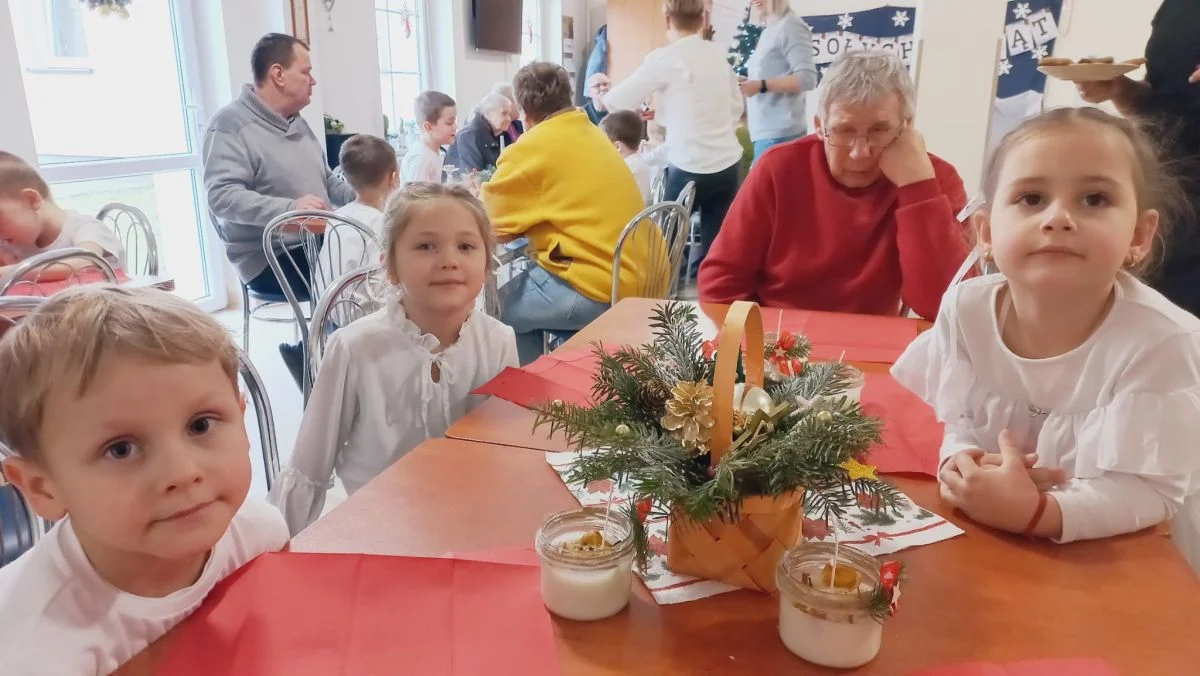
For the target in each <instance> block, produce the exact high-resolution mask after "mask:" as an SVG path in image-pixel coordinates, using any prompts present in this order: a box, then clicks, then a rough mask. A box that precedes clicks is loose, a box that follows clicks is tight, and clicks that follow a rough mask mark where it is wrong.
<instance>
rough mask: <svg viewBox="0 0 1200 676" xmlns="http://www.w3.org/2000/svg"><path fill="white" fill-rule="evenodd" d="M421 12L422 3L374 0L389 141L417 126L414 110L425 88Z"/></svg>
mask: <svg viewBox="0 0 1200 676" xmlns="http://www.w3.org/2000/svg"><path fill="white" fill-rule="evenodd" d="M423 10H424V3H423V2H422V1H421V0H375V33H376V35H377V37H378V39H379V89H380V93H381V94H382V98H383V114H384V115H385V116H387V120H388V136H390V137H392V138H396V137H399V138H401V139H403V138H405V137H407V136H408V135H409V132H411V131H412V130H413V129H415V127H416V122H415V118H416V111H415V110H414V109H415V107H416V101H417V97H418V96H419V95H420V94H421V90H423V89H424V88H425V68H424V65H425V45H424V42H425V36H424V32H425V24H424V12H423Z"/></svg>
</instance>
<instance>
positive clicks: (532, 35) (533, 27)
mask: <svg viewBox="0 0 1200 676" xmlns="http://www.w3.org/2000/svg"><path fill="white" fill-rule="evenodd" d="M541 58H542V1H541V0H525V1H524V2H522V3H521V63H522V64H526V63H529V62H531V61H538V60H540V59H541Z"/></svg>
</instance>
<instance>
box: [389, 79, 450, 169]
mask: <svg viewBox="0 0 1200 676" xmlns="http://www.w3.org/2000/svg"><path fill="white" fill-rule="evenodd" d="M416 107H417V111H416V112H417V121H418V122H419V124H420V125H421V139H420V142H418V143H415V144H413V147H411V148H409V149H408V152H407V153H405V155H404V161H403V163H402V164H401V171H402V173H403V176H404V183H405V184H406V185H407V184H409V183H416V182H418V181H420V182H424V183H441V182H442V148H443V147H444V146H448V145H450V144H451V143H454V136H455V133H456V132H457V127H458V108H457V107H456V106H455V104H454V99H452V98H450V97H449V96H447V95H446V94H443V93H442V92H437V91H432V90H431V91H425V92H421V95H420V96H418V97H417V103H416Z"/></svg>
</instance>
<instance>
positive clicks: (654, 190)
mask: <svg viewBox="0 0 1200 676" xmlns="http://www.w3.org/2000/svg"><path fill="white" fill-rule="evenodd" d="M666 196H667V168H666V167H663V168H662V171H659V172H658V173H656V174H655V175H654V180H653V181H651V182H650V204H658V203H659V202H661V201H663V200H664V199H666Z"/></svg>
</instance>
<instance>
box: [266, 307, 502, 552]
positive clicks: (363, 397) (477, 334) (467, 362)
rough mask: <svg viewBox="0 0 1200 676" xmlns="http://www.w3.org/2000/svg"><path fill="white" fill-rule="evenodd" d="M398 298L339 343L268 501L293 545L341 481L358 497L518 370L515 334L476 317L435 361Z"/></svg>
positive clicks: (426, 337)
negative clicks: (481, 390) (510, 369)
mask: <svg viewBox="0 0 1200 676" xmlns="http://www.w3.org/2000/svg"><path fill="white" fill-rule="evenodd" d="M389 296H390V297H389V299H388V302H387V304H386V306H385V307H384V308H383V309H381V310H379V311H378V312H375V313H373V314H371V315H368V316H366V317H363V318H362V319H360V320H358V321H356V322H354V323H352V324H350V325H349V326H347V327H345V328H342V329H339V330H338V331H337V332H336V333H334V334H333V336H332V338H330V341H329V345H328V347H327V348H326V351H325V355H324V357H323V359H322V361H321V368H320V371H319V372H318V373H317V379H316V382H315V383H314V384H313V391H312V396H311V397H310V398H309V400H308V406H307V408H306V409H305V411H304V417H303V419H302V420H301V421H300V430H299V433H298V438H297V440H296V447H295V449H294V451H293V453H292V459H291V462H290V463H289V464H288V466H287V467H286V468H284V470H283V472H282V473H281V474H280V476H279V481H278V482H277V483H276V484H275V486H273V487H272V488H271V492H270V495H269V497H268V499H269V500H270V501H271V503H272V504H274V505H276V506H278V507H279V508H280V509H281V510H282V511H283V514H284V517H285V518H286V519H287V522H288V528H289V529H290V530H291V532H292V535H295V534H296V533H298V532H300V531H301V530H303V529H304V528H305V527H306V526H308V525H309V524H310V523H312V522H313V521H315V520H316V519H317V518H318V517H319V516H320V515H321V510H322V509H323V508H324V506H325V492H326V490H328V489H329V488H330V487H332V485H333V480H332V477H333V473H334V472H335V471H336V472H337V476H338V478H340V479H341V480H342V484H343V486H345V488H346V492H347V493H354V492H355V491H357V490H358V489H359V488H360V487H362V486H363V484H365V483H367V482H368V481H370V480H371V479H373V478H375V476H376V475H377V474H379V473H380V472H382V471H383V470H385V469H387V468H388V467H389V466H390V465H391V464H392V463H394V462H396V461H397V460H399V459H400V458H401V456H403V455H404V454H405V453H408V452H409V451H410V450H412V449H413V448H415V447H416V446H417V445H418V444H420V443H421V442H422V441H424V440H426V439H429V438H431V437H439V436H442V435H443V434H445V432H446V429H447V428H449V427H450V425H451V424H452V423H453V422H454V421H455V420H457V419H458V418H460V417H461V416H463V415H464V414H465V413H467V412H468V411H470V410H471V409H472V408H474V407H475V406H476V405H478V404H479V403H480V402H481V401H483V399H485V397H483V396H480V395H472V394H471V392H472V391H473V390H475V389H476V388H478V387H480V386H481V385H483V384H485V383H487V382H488V381H489V380H491V379H492V378H494V377H496V375H498V374H499V373H500V371H502V370H504V367H506V366H517V365H518V362H517V344H516V337H515V335H514V334H513V330H512V328H511V327H509V326H506V325H504V324H502V323H500V321H498V320H496V319H494V318H492V317H490V316H488V315H487V314H484V313H483V312H480V311H478V310H476V311H474V312H473V313H472V314H471V315H470V317H468V318H467V321H466V322H465V323H464V324H463V327H462V331H461V333H460V334H459V338H458V341H457V342H455V343H454V344H453V345H451V346H450V347H448V348H446V349H445V350H442V351H441V352H435V350H437V348H438V345H439V342H438V339H437V338H436V337H434V336H432V335H430V334H428V333H423V332H422V331H421V329H420V328H418V327H417V325H416V324H414V323H413V322H412V321H410V320H409V319H408V317H407V316H406V315H405V313H404V308H403V306H402V305H401V303H400V301H399V297H398V296H394V295H389ZM434 365H437V370H438V372H439V378H438V379H437V380H436V381H435V380H434V379H433V377H432V371H433V367H434Z"/></svg>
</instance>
